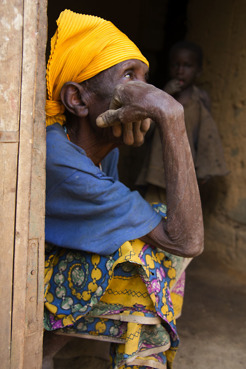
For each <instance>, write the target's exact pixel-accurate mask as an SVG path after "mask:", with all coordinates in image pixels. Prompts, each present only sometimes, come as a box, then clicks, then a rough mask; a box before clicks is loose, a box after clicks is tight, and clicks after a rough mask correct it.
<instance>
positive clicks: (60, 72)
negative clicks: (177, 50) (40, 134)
mask: <svg viewBox="0 0 246 369" xmlns="http://www.w3.org/2000/svg"><path fill="white" fill-rule="evenodd" d="M128 59H138V60H140V61H142V62H144V63H145V64H147V65H149V64H148V61H147V59H146V58H145V57H144V56H143V55H142V54H141V52H140V50H139V49H138V48H137V46H136V45H135V44H134V43H133V42H132V41H131V40H130V39H129V38H128V37H127V36H126V35H125V34H124V33H122V32H121V31H120V30H119V29H118V28H117V27H115V26H114V25H113V24H112V23H111V22H109V21H106V20H104V19H102V18H99V17H95V16H91V15H85V14H77V13H74V12H72V11H71V10H67V9H66V10H64V11H63V12H62V13H61V14H60V16H59V18H58V20H57V30H56V32H55V35H54V36H53V38H52V39H51V52H50V57H49V61H48V65H47V74H46V80H47V100H46V125H50V124H53V123H55V122H58V123H60V124H62V123H63V122H64V121H65V116H64V114H63V113H64V111H65V108H64V106H63V105H62V103H61V101H60V91H61V88H62V86H63V85H64V84H65V83H66V82H68V81H73V82H76V83H81V82H83V81H85V80H87V79H89V78H91V77H93V76H95V75H97V74H98V73H100V72H102V71H104V70H106V69H108V68H110V67H112V66H114V65H116V64H118V63H120V62H122V61H125V60H128Z"/></svg>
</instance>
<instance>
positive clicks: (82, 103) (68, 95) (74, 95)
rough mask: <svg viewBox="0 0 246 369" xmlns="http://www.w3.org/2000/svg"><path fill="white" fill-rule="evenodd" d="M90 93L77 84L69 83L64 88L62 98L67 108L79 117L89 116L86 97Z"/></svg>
mask: <svg viewBox="0 0 246 369" xmlns="http://www.w3.org/2000/svg"><path fill="white" fill-rule="evenodd" d="M87 95H88V93H87V92H86V91H85V88H84V87H83V86H81V85H80V84H78V83H75V82H67V83H65V84H64V85H63V86H62V89H61V93H60V97H61V101H62V103H63V105H64V106H65V108H66V109H67V110H68V111H69V112H70V113H72V114H73V115H77V116H79V117H86V116H87V115H88V107H87V104H86V100H87V99H86V96H87ZM84 97H85V98H84Z"/></svg>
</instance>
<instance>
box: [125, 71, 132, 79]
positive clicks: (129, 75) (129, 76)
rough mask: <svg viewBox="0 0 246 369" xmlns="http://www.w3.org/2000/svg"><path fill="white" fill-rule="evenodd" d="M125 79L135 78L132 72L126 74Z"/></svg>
mask: <svg viewBox="0 0 246 369" xmlns="http://www.w3.org/2000/svg"><path fill="white" fill-rule="evenodd" d="M124 77H125V78H129V79H131V78H133V72H132V71H127V72H125V74H124Z"/></svg>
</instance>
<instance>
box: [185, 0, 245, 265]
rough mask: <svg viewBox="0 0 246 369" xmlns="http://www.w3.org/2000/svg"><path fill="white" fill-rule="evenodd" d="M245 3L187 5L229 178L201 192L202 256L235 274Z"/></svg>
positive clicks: (239, 241) (240, 250)
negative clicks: (202, 217)
mask: <svg viewBox="0 0 246 369" xmlns="http://www.w3.org/2000/svg"><path fill="white" fill-rule="evenodd" d="M245 19H246V2H245V1H244V0H237V1H231V0H217V1H213V0H206V1H199V2H198V1H195V0H191V1H190V2H189V6H188V24H187V26H188V34H187V36H186V38H187V39H189V40H192V41H194V42H197V43H198V44H200V45H201V46H202V48H203V51H204V70H203V74H202V76H201V81H200V82H201V84H202V85H203V87H204V88H205V89H206V90H207V91H208V92H209V93H210V96H211V99H212V113H213V116H214V118H215V120H216V122H217V125H218V128H219V131H220V134H221V138H222V140H223V146H224V149H225V157H226V161H227V164H228V167H229V170H230V174H229V175H228V176H227V177H225V178H221V179H219V178H218V179H215V180H213V181H212V182H211V183H209V184H208V185H207V186H206V188H204V189H203V193H202V198H203V203H204V220H205V241H206V242H205V253H206V254H207V255H208V256H210V257H213V258H217V257H219V258H220V260H222V261H223V262H224V263H226V264H227V265H228V266H229V267H231V268H233V269H236V270H238V271H240V270H242V271H243V270H245V265H246V170H245V160H246V122H245V120H246V43H245V39H246V23H245Z"/></svg>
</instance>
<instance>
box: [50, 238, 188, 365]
mask: <svg viewBox="0 0 246 369" xmlns="http://www.w3.org/2000/svg"><path fill="white" fill-rule="evenodd" d="M49 247H50V249H49ZM189 262H190V259H184V258H181V257H177V256H174V255H170V254H168V253H166V252H163V251H161V250H159V249H156V248H153V247H151V246H149V245H146V244H144V243H143V242H142V241H140V240H134V241H130V242H125V243H124V244H123V245H122V246H121V247H120V248H119V250H118V251H117V252H116V253H114V254H112V255H108V256H102V255H95V254H90V253H86V252H83V251H75V250H67V249H61V248H56V247H54V246H47V250H46V268H45V271H46V273H45V319H44V325H45V329H46V330H50V331H54V330H55V331H56V332H57V333H60V334H70V335H73V336H77V337H80V336H81V337H85V338H94V339H97V340H105V341H110V342H112V343H113V346H112V353H111V354H112V363H113V364H112V367H113V368H115V369H116V368H118V369H125V368H145V367H148V368H156V369H166V368H172V363H173V360H174V356H175V353H176V350H177V347H178V344H179V339H178V335H177V330H176V322H175V319H176V317H177V316H179V315H180V313H181V308H182V303H183V293H184V270H185V268H186V267H187V265H188V263H189Z"/></svg>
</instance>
